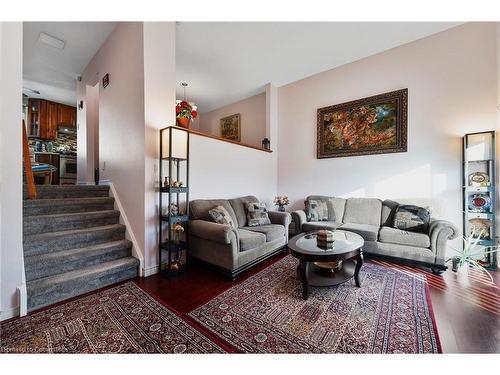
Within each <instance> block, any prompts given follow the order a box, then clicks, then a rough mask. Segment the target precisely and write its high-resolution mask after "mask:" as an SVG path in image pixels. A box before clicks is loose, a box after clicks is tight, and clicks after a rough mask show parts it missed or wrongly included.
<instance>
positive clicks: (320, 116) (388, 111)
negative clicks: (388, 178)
mask: <svg viewBox="0 0 500 375" xmlns="http://www.w3.org/2000/svg"><path fill="white" fill-rule="evenodd" d="M407 113H408V89H402V90H398V91H392V92H388V93H385V94H380V95H375V96H371V97H368V98H363V99H359V100H354V101H351V102H346V103H341V104H335V105H332V106H329V107H324V108H319V109H318V111H317V134H316V137H317V145H316V152H317V154H316V155H317V158H318V159H323V158H338V157H344V156H357V155H373V154H386V153H392V152H406V151H407V117H408V115H407Z"/></svg>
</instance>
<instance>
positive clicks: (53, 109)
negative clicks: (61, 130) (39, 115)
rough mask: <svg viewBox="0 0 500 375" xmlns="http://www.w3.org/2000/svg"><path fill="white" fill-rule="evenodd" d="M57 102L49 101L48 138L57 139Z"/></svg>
mask: <svg viewBox="0 0 500 375" xmlns="http://www.w3.org/2000/svg"><path fill="white" fill-rule="evenodd" d="M57 106H58V104H57V103H54V102H47V137H46V138H47V139H57Z"/></svg>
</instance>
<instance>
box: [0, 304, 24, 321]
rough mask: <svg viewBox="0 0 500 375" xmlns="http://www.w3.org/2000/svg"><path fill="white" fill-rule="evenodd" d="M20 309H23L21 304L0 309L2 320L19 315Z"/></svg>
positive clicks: (0, 319) (0, 318)
mask: <svg viewBox="0 0 500 375" xmlns="http://www.w3.org/2000/svg"><path fill="white" fill-rule="evenodd" d="M20 311H21V309H20V308H19V306H16V307H13V308H11V309H9V310H3V311H0V322H1V321H4V320H7V319H12V318H15V317H16V316H19V315H20Z"/></svg>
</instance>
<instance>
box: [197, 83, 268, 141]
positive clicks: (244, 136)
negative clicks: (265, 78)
mask: <svg viewBox="0 0 500 375" xmlns="http://www.w3.org/2000/svg"><path fill="white" fill-rule="evenodd" d="M236 113H239V114H240V118H241V142H242V143H246V144H249V145H252V146H257V147H261V146H262V139H263V138H265V136H266V93H262V94H259V95H255V96H251V97H250V98H246V99H243V100H240V101H239V102H236V103H233V104H229V105H226V106H224V107H222V108H218V109H215V110H213V111H210V112H206V113H203V114H201V115H200V121H199V126H198V127H199V130H200V131H202V132H205V133H208V134H212V135H215V136H217V137H220V119H221V118H223V117H226V116H230V115H234V114H236Z"/></svg>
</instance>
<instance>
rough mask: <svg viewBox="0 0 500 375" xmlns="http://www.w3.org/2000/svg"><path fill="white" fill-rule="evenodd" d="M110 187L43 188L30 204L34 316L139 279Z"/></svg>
mask: <svg viewBox="0 0 500 375" xmlns="http://www.w3.org/2000/svg"><path fill="white" fill-rule="evenodd" d="M119 216H120V213H119V212H118V211H116V210H114V199H113V198H111V197H109V187H108V186H103V185H99V186H84V185H73V186H71V185H67V186H56V185H40V186H37V199H35V200H24V265H25V271H26V282H27V292H28V311H33V310H35V309H38V308H40V307H43V306H47V305H50V304H53V303H55V302H59V301H62V300H65V299H67V298H71V297H74V296H78V295H80V294H83V293H86V292H89V291H92V290H95V289H98V288H101V287H104V286H107V285H110V284H113V283H116V282H119V281H122V280H126V279H130V278H133V277H135V276H137V268H138V265H139V261H138V260H137V259H136V258H134V257H132V255H131V248H132V243H131V242H130V241H128V240H126V239H125V226H124V225H121V224H119V223H118V220H119Z"/></svg>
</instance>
